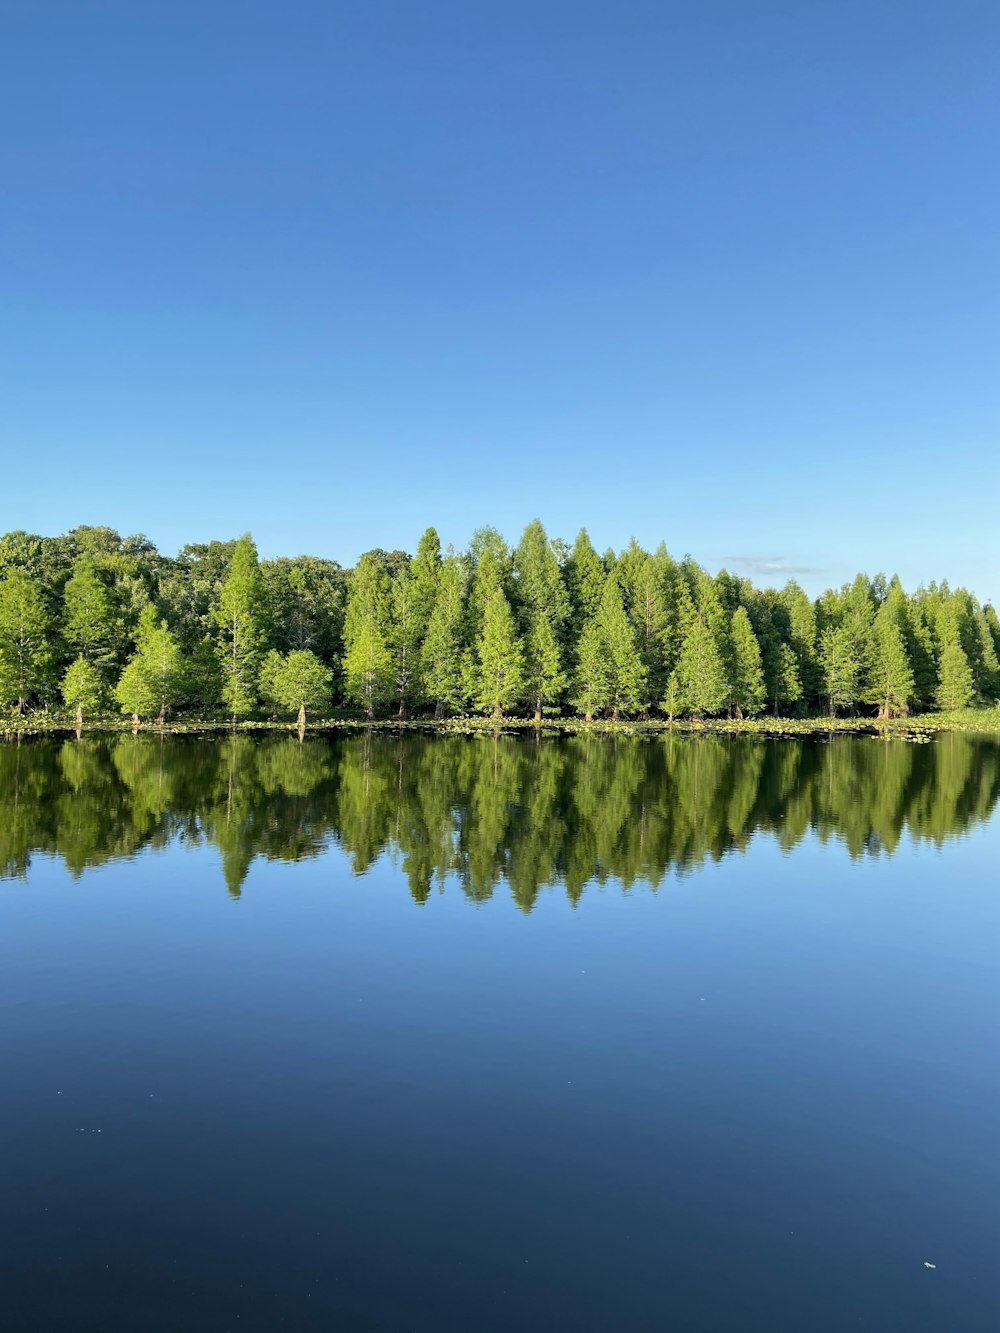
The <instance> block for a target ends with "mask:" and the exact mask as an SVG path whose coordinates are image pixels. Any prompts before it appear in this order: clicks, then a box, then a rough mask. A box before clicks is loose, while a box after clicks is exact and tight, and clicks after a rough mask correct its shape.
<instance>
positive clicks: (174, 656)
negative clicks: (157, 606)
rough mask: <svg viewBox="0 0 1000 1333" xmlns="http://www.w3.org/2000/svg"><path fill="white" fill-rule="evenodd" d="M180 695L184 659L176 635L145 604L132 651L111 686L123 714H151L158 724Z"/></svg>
mask: <svg viewBox="0 0 1000 1333" xmlns="http://www.w3.org/2000/svg"><path fill="white" fill-rule="evenodd" d="M183 697H184V659H183V657H182V655H181V650H180V645H179V644H178V642H177V639H176V636H175V635H174V634H173V633H172V632H171V630H170V628H169V626H168V625H167V622H166V621H165V620H157V617H156V612H155V610H154V609H153V607H151V606H148V607H147V608H146V609H145V611H143V613H142V615H141V617H140V619H139V630H138V637H137V640H136V650H135V653H134V655H133V656H132V657H131V659H130V660H129V662H128V663H127V664H126V666H125V670H124V671H123V672H122V674H121V679H120V680H119V681H118V684H117V685H116V686H115V698H116V699H117V700H118V703H119V705H120V706H121V710H122V712H123V713H126V714H128V713H131V714H132V716H133V717H134V718H137V719H138V718H142V717H155V718H156V719H157V721H158V722H159V723H160V725H161V726H162V725H163V723H164V721H165V720H166V718H167V716H168V715H169V714H170V712H171V711H172V710H173V709H174V708H176V706H177V704H178V703H179V702H180V700H181V699H182V698H183Z"/></svg>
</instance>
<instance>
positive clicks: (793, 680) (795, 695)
mask: <svg viewBox="0 0 1000 1333" xmlns="http://www.w3.org/2000/svg"><path fill="white" fill-rule="evenodd" d="M775 689H776V692H775V696H774V701H775V711H777V706H778V704H779V703H785V704H796V703H798V701H799V700H800V699H801V698H802V682H801V681H800V680H799V663H798V659H797V658H796V656H795V653H794V652H793V651H792V648H791V645H790V644H787V643H783V644H781V646H780V647H779V649H778V670H777V678H776V681H775Z"/></svg>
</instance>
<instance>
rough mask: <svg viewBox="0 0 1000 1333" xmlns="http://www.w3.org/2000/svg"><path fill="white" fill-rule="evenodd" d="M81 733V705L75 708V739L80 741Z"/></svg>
mask: <svg viewBox="0 0 1000 1333" xmlns="http://www.w3.org/2000/svg"><path fill="white" fill-rule="evenodd" d="M81 731H83V705H82V704H77V706H76V738H77V740H79V739H80V733H81Z"/></svg>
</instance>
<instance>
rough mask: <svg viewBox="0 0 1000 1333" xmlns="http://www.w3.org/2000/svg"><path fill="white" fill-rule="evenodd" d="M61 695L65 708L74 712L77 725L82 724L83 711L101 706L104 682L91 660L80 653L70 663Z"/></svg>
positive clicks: (89, 710)
mask: <svg viewBox="0 0 1000 1333" xmlns="http://www.w3.org/2000/svg"><path fill="white" fill-rule="evenodd" d="M62 696H63V701H64V703H65V704H66V707H67V708H72V709H73V711H74V712H75V713H76V725H77V727H82V726H83V715H84V713H91V712H93V711H94V710H95V709H97V708H99V707H100V706H101V703H102V701H103V698H104V682H103V681H102V680H101V677H100V675H99V674H98V671H97V668H96V667H95V666H94V664H93V663H92V662H88V660H87V659H86V657H84V656H83V655H82V654H81V655H80V656H79V657H78V658H77V659H76V661H75V662H72V663H70V665H69V667H67V669H66V674H65V675H64V676H63V682H62Z"/></svg>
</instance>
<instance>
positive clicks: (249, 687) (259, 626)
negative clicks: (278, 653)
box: [134, 533, 267, 722]
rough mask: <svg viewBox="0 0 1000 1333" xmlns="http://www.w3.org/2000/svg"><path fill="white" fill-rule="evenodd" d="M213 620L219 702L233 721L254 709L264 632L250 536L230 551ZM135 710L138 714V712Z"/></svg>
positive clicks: (261, 596) (260, 582) (260, 583)
mask: <svg viewBox="0 0 1000 1333" xmlns="http://www.w3.org/2000/svg"><path fill="white" fill-rule="evenodd" d="M215 620H216V624H217V625H218V626H219V628H220V630H221V640H220V643H219V665H220V667H221V670H222V701H223V703H224V704H225V705H226V706H227V707H228V709H229V711H230V713H231V714H232V716H233V721H234V722H235V721H236V718H237V717H238V716H239V715H240V714H241V713H249V712H251V711H252V709H254V708H255V707H256V706H257V700H258V698H259V673H260V664H261V660H262V658H263V655H264V648H265V644H266V633H267V621H266V606H265V598H264V582H263V579H262V577H261V572H260V565H259V563H258V560H257V548H256V546H255V545H254V542H253V538H252V537H251V536H250V534H249V533H246V534H245V535H244V536H242V537H241V538H240V539H239V541H238V542H237V543H236V545H235V547H234V548H233V558H232V561H231V562H230V566H229V573H228V575H227V576H226V579H225V582H224V583H223V585H222V588H221V590H220V594H219V601H218V605H217V606H216V608H215ZM134 711H135V712H141V710H140V709H135V710H134Z"/></svg>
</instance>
